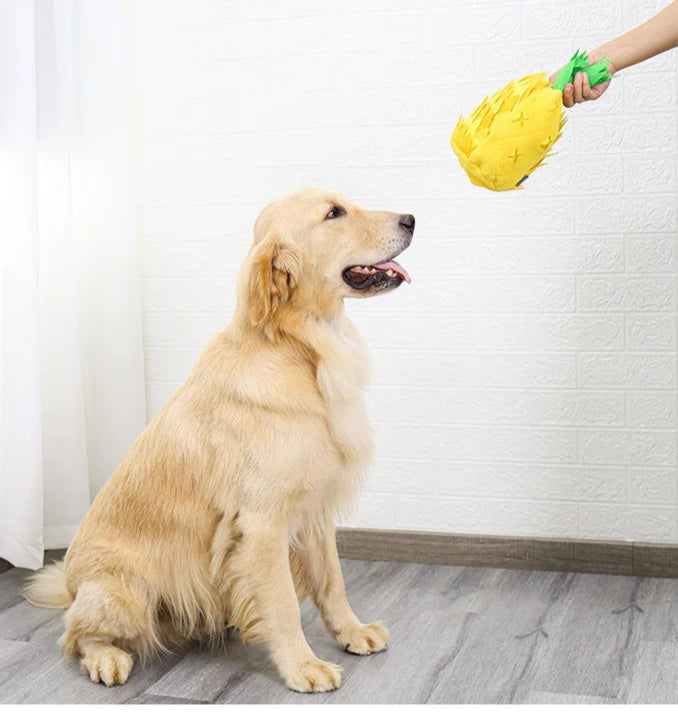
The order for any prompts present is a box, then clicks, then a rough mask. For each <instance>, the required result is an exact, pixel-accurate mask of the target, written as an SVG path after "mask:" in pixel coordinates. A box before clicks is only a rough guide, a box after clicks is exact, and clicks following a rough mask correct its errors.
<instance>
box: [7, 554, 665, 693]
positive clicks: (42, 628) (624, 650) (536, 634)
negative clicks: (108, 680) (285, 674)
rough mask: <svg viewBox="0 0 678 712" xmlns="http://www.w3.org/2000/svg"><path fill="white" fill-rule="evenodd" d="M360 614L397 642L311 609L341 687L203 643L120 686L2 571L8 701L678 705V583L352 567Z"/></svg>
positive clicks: (307, 619) (318, 646)
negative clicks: (350, 637) (328, 629)
mask: <svg viewBox="0 0 678 712" xmlns="http://www.w3.org/2000/svg"><path fill="white" fill-rule="evenodd" d="M343 568H344V573H345V577H346V581H347V586H348V590H349V597H350V599H351V601H352V603H353V607H354V608H355V610H356V612H357V614H358V616H359V617H360V618H361V619H362V620H364V621H371V620H374V619H382V620H384V621H385V622H386V623H387V625H388V627H389V629H390V632H391V645H390V647H389V649H388V650H387V651H386V652H384V653H379V654H376V655H373V656H371V657H368V658H359V657H355V656H353V655H349V654H347V653H344V652H343V651H342V650H340V649H338V648H337V647H336V645H335V644H334V643H333V641H332V640H331V639H330V638H329V637H328V636H327V634H326V633H325V632H324V629H323V627H322V624H321V622H320V621H319V619H318V616H317V614H316V611H315V609H314V608H313V606H312V605H310V604H308V602H306V603H304V605H303V607H302V611H303V624H304V630H305V631H306V635H307V637H308V640H309V642H310V644H311V647H312V648H313V649H314V650H315V652H316V654H317V655H319V656H320V657H322V658H324V659H326V660H330V661H333V662H337V663H340V664H341V665H342V666H343V668H344V681H343V685H342V687H341V689H339V690H337V691H335V692H332V693H324V694H322V693H318V694H314V695H300V694H297V693H294V692H291V691H289V690H287V689H286V688H285V687H284V685H283V683H282V682H281V681H280V680H279V679H278V677H277V674H276V673H275V670H274V669H273V667H272V665H271V664H270V663H269V662H268V659H267V656H266V653H265V651H264V650H263V649H261V647H259V646H244V645H242V644H241V643H239V642H238V641H233V642H232V643H231V644H230V645H229V648H228V651H227V653H226V654H211V653H210V652H209V651H207V650H201V649H199V648H197V647H193V648H190V649H187V650H183V651H180V652H178V653H176V654H175V655H173V656H171V657H167V658H165V659H163V660H160V661H158V662H156V663H155V664H153V665H152V666H150V667H147V668H145V669H142V668H140V667H135V669H134V670H133V672H132V675H131V677H130V680H129V682H128V683H127V684H126V685H124V686H121V687H114V688H110V689H108V688H106V687H104V686H103V685H94V684H92V683H91V682H90V681H89V679H88V678H86V677H85V676H84V675H82V674H81V673H80V671H79V666H78V663H77V662H76V661H75V660H74V659H62V658H60V656H59V654H58V649H57V639H58V637H59V635H60V634H61V629H62V622H61V613H60V612H59V611H46V610H42V609H38V608H34V607H32V606H30V605H29V604H28V603H26V602H25V601H24V600H23V599H22V598H21V595H20V586H21V583H22V581H23V579H24V578H25V576H26V575H27V574H28V572H27V571H25V570H22V569H12V570H10V571H6V572H5V573H2V574H0V703H27V702H30V703H44V702H51V703H77V702H87V703H121V702H134V703H141V704H154V703H156V704H157V703H189V702H202V703H213V702H230V703H275V702H281V703H290V702H294V703H300V702H302V703H306V702H309V703H318V702H321V703H345V704H346V703H398V702H414V703H424V702H445V703H509V702H523V703H577V702H582V703H620V702H625V703H626V702H628V703H671V702H674V703H675V702H678V580H675V579H650V578H632V577H622V576H602V575H591V574H568V573H552V572H543V571H540V572H536V571H534V572H533V571H509V570H501V569H475V568H462V567H451V566H427V565H421V564H400V563H382V562H366V561H349V560H345V561H344V562H343Z"/></svg>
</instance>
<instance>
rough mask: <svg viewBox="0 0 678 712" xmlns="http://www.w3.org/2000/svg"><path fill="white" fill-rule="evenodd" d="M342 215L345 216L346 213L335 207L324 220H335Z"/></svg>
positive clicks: (339, 207)
mask: <svg viewBox="0 0 678 712" xmlns="http://www.w3.org/2000/svg"><path fill="white" fill-rule="evenodd" d="M342 215H346V211H345V210H344V209H343V208H342V207H341V206H339V205H335V206H334V207H333V208H332V210H330V212H329V213H327V215H325V220H336V219H337V218H340V217H341V216H342Z"/></svg>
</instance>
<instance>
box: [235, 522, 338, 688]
mask: <svg viewBox="0 0 678 712" xmlns="http://www.w3.org/2000/svg"><path fill="white" fill-rule="evenodd" d="M239 525H240V529H241V532H242V538H241V539H240V545H239V550H238V552H237V554H235V556H234V558H235V560H236V561H234V562H233V563H234V564H235V570H234V571H233V573H234V574H235V579H234V580H235V581H238V582H239V583H238V584H236V585H235V589H237V590H238V591H239V592H240V593H239V595H238V594H237V593H236V595H235V599H236V600H234V601H233V603H234V612H235V614H236V615H235V619H234V620H233V621H232V622H233V623H234V624H235V625H239V626H242V628H243V629H244V631H245V634H244V635H243V638H244V640H248V639H251V640H252V641H256V642H263V643H266V645H267V646H268V648H269V650H270V652H271V657H272V659H273V662H274V663H275V665H276V666H277V668H278V670H279V672H280V674H281V675H282V677H283V679H284V680H285V682H286V683H287V686H288V687H290V688H291V689H293V690H297V691H298V692H314V691H318V692H323V691H328V690H334V689H336V688H337V687H339V685H340V684H341V668H340V667H339V666H337V665H333V664H332V663H328V662H325V661H323V660H319V659H318V658H317V657H316V656H315V655H314V653H313V651H312V650H311V648H310V646H309V645H308V643H307V642H306V638H305V637H304V631H303V630H302V627H301V614H300V611H299V602H298V600H297V596H296V593H295V589H294V582H293V580H292V573H291V571H290V565H289V556H288V551H289V536H288V530H287V526H286V523H283V522H280V523H275V522H271V521H269V520H267V519H266V518H265V517H263V516H260V515H245V514H243V515H242V516H240V518H239ZM242 584H244V585H242ZM234 593H235V591H234ZM238 599H240V600H238ZM238 611H240V612H241V613H238ZM239 617H241V618H242V620H238V618H239ZM250 626H251V628H250ZM248 629H251V631H252V635H251V636H249V635H248V634H247V630H248Z"/></svg>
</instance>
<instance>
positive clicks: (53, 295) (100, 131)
mask: <svg viewBox="0 0 678 712" xmlns="http://www.w3.org/2000/svg"><path fill="white" fill-rule="evenodd" d="M126 56H127V52H126V45H125V18H124V13H123V5H122V3H121V2H118V1H117V0H87V2H78V1H70V0H35V1H31V0H0V106H2V107H3V110H2V111H0V147H1V148H0V164H1V167H0V171H2V176H1V178H0V180H1V181H2V184H1V185H0V238H1V239H2V246H1V248H2V249H1V252H0V260H1V262H0V319H1V322H0V323H1V326H2V329H1V332H0V334H1V335H0V345H1V350H0V448H1V451H0V463H1V464H0V468H1V469H0V556H2V557H3V558H5V559H8V560H9V561H11V562H12V563H14V564H15V565H18V566H26V567H28V568H37V567H39V566H40V565H41V563H42V555H43V550H44V548H61V547H65V546H67V545H68V543H69V542H70V539H71V538H72V536H73V534H74V532H75V529H76V528H77V525H78V523H79V521H80V520H81V518H82V516H83V515H84V513H85V512H86V510H87V507H88V506H89V503H90V500H91V497H92V496H93V495H94V494H95V493H96V492H97V491H98V490H99V489H100V488H101V486H102V485H103V484H104V482H105V481H106V479H107V478H108V476H109V475H110V474H111V473H112V471H113V470H114V469H115V466H116V465H117V463H118V462H119V461H120V459H121V458H122V457H123V456H124V455H125V453H126V451H127V450H128V449H129V447H130V446H131V444H132V442H133V441H134V439H135V438H136V436H137V435H138V434H139V433H140V432H141V430H142V429H143V427H144V423H145V393H144V389H145V386H144V372H143V347H142V330H141V307H140V301H141V300H140V286H139V269H138V259H137V245H136V236H135V226H134V201H133V190H132V176H133V169H132V152H131V145H132V141H131V117H130V111H129V104H130V102H129V98H128V96H127V81H126V79H127V77H126ZM4 107H11V110H9V111H7V112H5V111H4Z"/></svg>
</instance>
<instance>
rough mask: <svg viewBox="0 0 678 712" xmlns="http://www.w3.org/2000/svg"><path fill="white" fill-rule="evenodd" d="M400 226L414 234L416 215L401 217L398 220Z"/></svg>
mask: <svg viewBox="0 0 678 712" xmlns="http://www.w3.org/2000/svg"><path fill="white" fill-rule="evenodd" d="M398 225H401V226H402V227H404V228H405V229H406V230H409V231H410V232H414V215H401V216H400V218H399V220H398Z"/></svg>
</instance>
